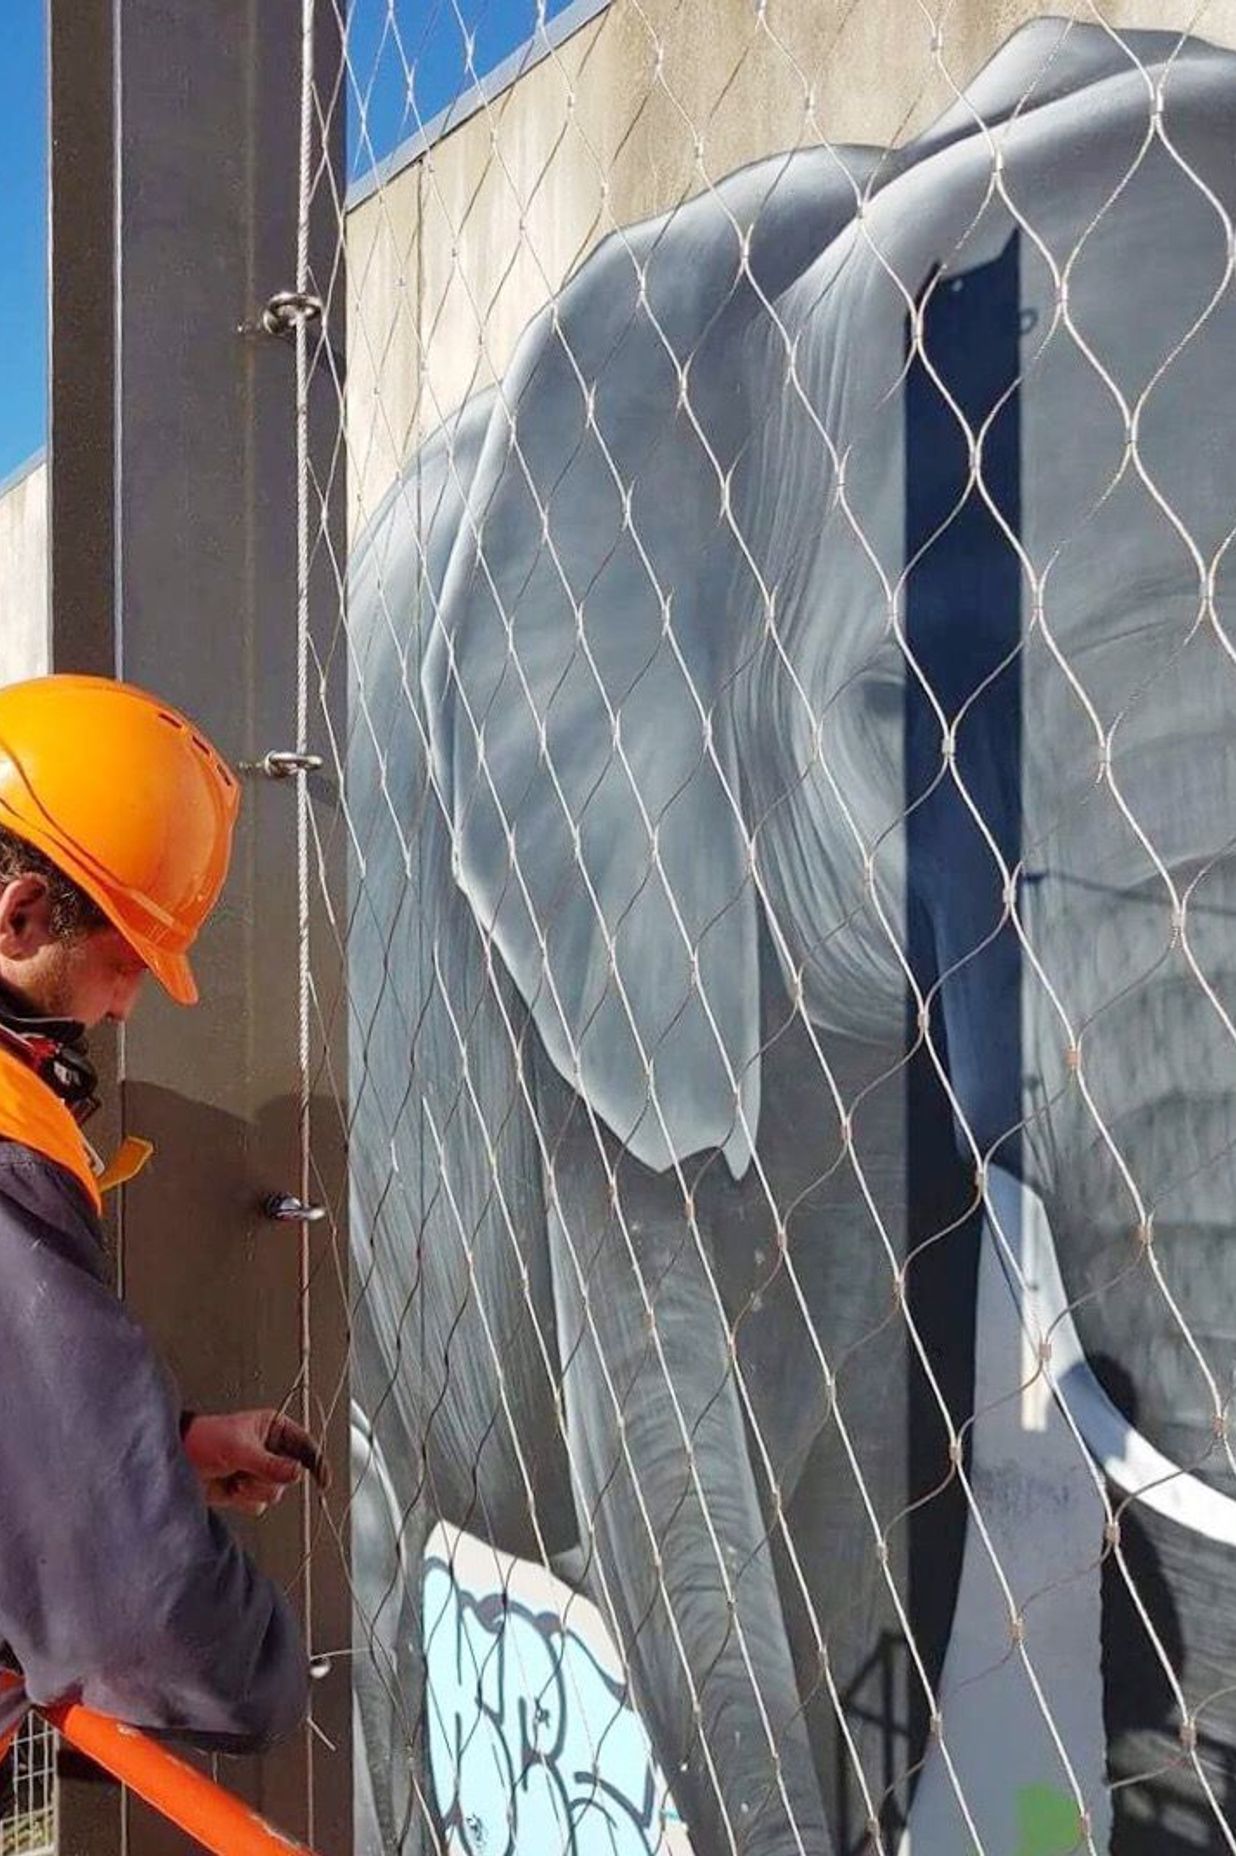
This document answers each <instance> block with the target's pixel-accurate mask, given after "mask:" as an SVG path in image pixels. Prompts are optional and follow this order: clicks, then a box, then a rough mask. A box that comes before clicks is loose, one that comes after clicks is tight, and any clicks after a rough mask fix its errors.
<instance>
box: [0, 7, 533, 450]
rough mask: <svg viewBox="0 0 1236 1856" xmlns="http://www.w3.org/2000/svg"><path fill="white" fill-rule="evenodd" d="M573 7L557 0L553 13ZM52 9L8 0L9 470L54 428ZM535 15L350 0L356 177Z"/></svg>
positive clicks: (519, 39)
mask: <svg viewBox="0 0 1236 1856" xmlns="http://www.w3.org/2000/svg"><path fill="white" fill-rule="evenodd" d="M78 3H79V4H87V3H89V4H98V0H78ZM563 4H564V0H548V4H547V7H546V11H547V14H548V15H550V16H552V15H553V14H554V13H558V12H561V10H562V6H563ZM44 6H45V0H0V7H2V8H3V12H4V50H3V56H2V57H0V174H3V176H4V184H3V186H2V187H0V250H3V252H4V268H3V272H2V273H0V275H2V276H3V284H4V287H3V289H2V290H0V478H4V477H6V476H8V474H9V472H10V471H12V470H14V469H16V467H17V466H18V465H20V464H22V463H24V462H25V460H26V459H27V458H28V457H29V456H30V455H31V454H32V453H33V452H35V451H37V450H38V449H39V448H40V447H41V446H42V445H43V444H44V442H45V440H46V436H47V282H46V273H47V233H46V217H47V140H46V126H45V119H46V69H45V54H44ZM536 22H537V4H536V0H352V4H351V23H350V26H349V34H348V39H349V58H350V64H351V68H352V72H353V78H354V82H353V85H352V87H351V89H350V97H349V102H350V115H349V157H348V163H349V173H350V174H351V175H356V174H358V173H363V172H364V171H365V170H366V169H367V168H368V167H369V166H370V164H371V162H372V161H373V160H374V158H375V157H377V158H380V157H381V156H383V155H385V154H389V152H390V150H391V149H392V148H394V147H396V146H397V145H398V144H399V143H400V142H401V141H403V140H404V139H405V137H407V136H409V135H411V134H413V133H415V131H416V129H417V128H418V127H419V126H420V124H421V123H422V122H428V121H429V120H430V119H431V118H432V117H434V116H436V115H437V114H438V112H439V111H440V110H442V109H444V108H445V107H446V105H447V104H448V103H449V102H450V100H451V98H452V97H453V96H455V95H456V93H457V92H458V91H459V89H460V88H461V87H463V86H465V85H466V84H467V83H469V82H470V81H471V79H472V76H473V74H474V73H479V74H484V73H485V72H486V71H490V70H492V69H493V67H494V65H496V64H498V63H499V62H500V61H501V60H502V59H503V58H505V57H506V55H507V54H508V52H511V51H514V50H515V48H516V47H517V46H519V45H522V44H523V42H524V40H525V39H527V38H529V37H531V35H532V33H533V31H534V30H535V27H536ZM469 38H470V40H471V43H470V44H469ZM362 107H363V122H364V128H363V129H362Z"/></svg>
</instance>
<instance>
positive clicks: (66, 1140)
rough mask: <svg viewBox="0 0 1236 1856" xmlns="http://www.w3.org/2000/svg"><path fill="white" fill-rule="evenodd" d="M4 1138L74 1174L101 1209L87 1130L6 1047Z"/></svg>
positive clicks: (2, 1062)
mask: <svg viewBox="0 0 1236 1856" xmlns="http://www.w3.org/2000/svg"><path fill="white" fill-rule="evenodd" d="M0 1140H6V1141H17V1142H19V1143H20V1144H21V1146H23V1147H29V1148H31V1149H32V1150H33V1151H34V1152H35V1153H36V1154H42V1155H43V1157H44V1159H47V1160H54V1161H55V1163H56V1165H57V1166H62V1167H63V1168H64V1169H65V1171H66V1172H67V1173H71V1174H72V1175H73V1177H74V1179H76V1180H77V1181H78V1182H79V1184H80V1185H81V1187H82V1190H83V1191H84V1192H85V1194H86V1197H87V1198H88V1199H89V1200H90V1203H91V1205H92V1206H93V1207H94V1209H95V1211H96V1212H99V1211H101V1210H102V1207H103V1200H102V1197H101V1195H100V1192H99V1182H98V1180H97V1179H96V1178H95V1175H94V1169H93V1167H92V1166H91V1164H90V1150H89V1148H88V1147H87V1146H86V1142H85V1140H84V1139H83V1137H82V1131H81V1129H80V1128H79V1127H78V1125H77V1123H76V1122H75V1121H74V1119H73V1117H72V1115H70V1113H69V1111H68V1109H67V1108H66V1107H65V1105H64V1103H63V1102H62V1101H61V1100H60V1098H59V1096H57V1095H56V1094H55V1093H54V1092H53V1091H52V1090H51V1089H49V1088H48V1086H47V1084H46V1083H45V1082H43V1080H42V1079H41V1077H38V1076H36V1075H35V1073H34V1071H33V1070H32V1069H31V1068H30V1067H29V1065H28V1064H25V1063H23V1062H22V1060H21V1058H20V1057H17V1056H15V1055H14V1054H13V1052H12V1051H10V1050H6V1049H5V1048H4V1046H3V1045H0Z"/></svg>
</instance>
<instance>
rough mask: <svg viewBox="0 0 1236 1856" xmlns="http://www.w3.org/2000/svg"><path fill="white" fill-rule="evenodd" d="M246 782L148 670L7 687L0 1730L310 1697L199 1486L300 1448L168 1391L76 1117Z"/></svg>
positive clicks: (227, 831) (215, 862) (273, 1618)
mask: <svg viewBox="0 0 1236 1856" xmlns="http://www.w3.org/2000/svg"><path fill="white" fill-rule="evenodd" d="M238 803H239V791H238V788H237V783H236V779H235V777H234V775H233V774H232V773H231V772H230V771H229V769H228V768H227V767H226V766H225V765H224V763H223V761H222V760H221V759H220V757H219V755H218V754H217V753H216V752H215V750H214V748H213V747H212V746H211V745H210V743H209V742H208V741H207V740H206V738H205V737H204V735H203V734H202V732H201V730H200V729H198V728H196V727H195V726H194V725H193V724H192V723H191V722H189V721H188V720H186V718H185V717H184V716H182V715H180V714H178V713H177V712H176V710H175V709H173V708H171V707H170V706H169V705H168V704H166V703H162V702H159V701H157V700H156V699H155V698H154V697H153V696H149V695H147V694H145V693H144V692H143V691H141V690H138V689H134V688H132V687H130V686H128V685H125V684H122V683H116V682H111V681H109V680H107V679H105V678H95V677H80V676H52V677H44V678H40V679H38V680H37V681H34V682H29V683H20V684H13V685H10V686H9V687H7V688H3V689H0V1642H2V1643H3V1644H4V1645H5V1646H7V1657H6V1659H5V1660H6V1661H7V1662H8V1663H9V1664H10V1665H11V1666H12V1667H13V1668H15V1669H16V1670H17V1672H18V1673H19V1676H20V1683H19V1684H18V1685H16V1686H13V1687H9V1688H5V1689H3V1691H0V1732H3V1731H4V1729H5V1728H6V1727H8V1726H10V1725H11V1724H12V1723H13V1722H14V1720H15V1719H17V1718H18V1717H19V1716H20V1714H21V1713H22V1712H23V1710H24V1708H25V1707H26V1706H27V1705H28V1704H29V1703H31V1702H34V1703H50V1702H55V1701H60V1700H65V1699H70V1700H81V1701H84V1702H85V1703H86V1704H87V1705H89V1706H91V1707H95V1708H98V1709H101V1710H102V1711H104V1712H106V1713H108V1714H111V1715H115V1716H118V1717H119V1718H121V1719H123V1720H125V1721H129V1722H133V1723H135V1724H136V1725H138V1726H141V1727H147V1728H151V1729H155V1730H165V1731H172V1732H174V1733H179V1734H184V1735H185V1736H186V1737H189V1738H191V1739H194V1740H196V1741H198V1742H199V1743H202V1744H207V1745H213V1746H217V1747H219V1748H220V1749H223V1750H228V1749H230V1750H235V1751H243V1750H252V1749H255V1748H257V1747H259V1746H262V1745H265V1744H267V1743H268V1742H269V1741H270V1740H272V1739H274V1738H277V1737H278V1736H279V1735H281V1734H283V1733H286V1732H287V1731H289V1730H290V1729H291V1728H293V1727H295V1726H296V1725H297V1723H298V1722H299V1721H300V1720H301V1719H302V1717H303V1713H304V1707H305V1688H306V1676H307V1668H306V1656H305V1651H304V1647H303V1644H302V1640H301V1636H300V1631H299V1629H298V1626H297V1623H296V1620H295V1618H294V1617H293V1615H292V1612H291V1610H290V1608H289V1606H288V1604H287V1601H286V1599H285V1598H284V1596H283V1594H282V1593H281V1592H280V1591H279V1589H278V1588H277V1587H276V1586H275V1585H274V1584H273V1583H272V1582H271V1580H269V1579H268V1578H266V1577H265V1576H264V1575H263V1574H262V1573H261V1572H259V1571H258V1569H257V1567H256V1566H255V1565H254V1564H253V1562H252V1561H251V1560H250V1559H249V1558H248V1557H247V1556H246V1555H245V1553H244V1552H242V1550H241V1548H240V1546H239V1544H238V1543H237V1541H236V1540H235V1539H234V1537H233V1536H232V1534H231V1532H230V1531H229V1529H228V1527H227V1526H226V1524H225V1523H224V1521H223V1520H222V1519H221V1518H220V1516H219V1514H218V1512H217V1510H219V1509H220V1508H226V1507H232V1508H234V1509H239V1510H242V1511H247V1512H250V1513H257V1512H260V1511H261V1510H262V1509H263V1508H264V1507H265V1506H267V1505H268V1504H269V1503H270V1502H273V1501H277V1500H278V1499H279V1497H280V1496H281V1495H282V1494H283V1492H284V1491H285V1490H286V1489H287V1488H288V1487H289V1486H291V1485H292V1484H293V1483H294V1482H295V1481H296V1480H297V1479H298V1478H299V1477H300V1476H301V1475H302V1474H303V1473H304V1471H305V1469H306V1468H310V1469H314V1470H317V1471H319V1473H320V1471H321V1459H320V1454H319V1451H318V1448H317V1446H316V1444H315V1443H314V1441H313V1439H312V1438H311V1437H310V1436H309V1435H308V1433H307V1432H305V1431H304V1430H303V1429H302V1428H301V1427H300V1426H299V1425H297V1424H295V1423H294V1422H292V1421H291V1420H290V1419H288V1418H285V1417H281V1416H277V1415H276V1414H275V1413H274V1412H272V1411H250V1412H239V1413H228V1414H223V1415H218V1416H212V1415H192V1414H188V1413H185V1412H184V1411H182V1409H181V1405H180V1401H179V1398H178V1395H177V1392H176V1389H175V1387H174V1385H173V1383H172V1381H171V1378H170V1376H169V1374H168V1372H167V1370H166V1369H165V1367H164V1366H163V1365H162V1364H161V1362H160V1361H159V1359H158V1358H157V1356H156V1354H155V1352H154V1350H153V1348H152V1346H151V1343H150V1341H149V1340H148V1338H147V1336H146V1335H145V1333H144V1332H143V1331H142V1329H141V1328H140V1327H139V1325H138V1324H137V1322H136V1321H135V1320H133V1318H132V1317H131V1316H130V1315H129V1314H128V1312H127V1311H126V1310H125V1308H124V1306H123V1305H122V1303H121V1302H120V1301H118V1300H117V1299H116V1297H115V1296H114V1295H113V1294H112V1293H111V1290H110V1288H109V1286H108V1284H107V1281H106V1277H105V1267H104V1253H103V1248H102V1234H101V1228H100V1223H99V1214H100V1206H101V1198H100V1181H99V1177H98V1174H99V1164H98V1162H97V1161H96V1159H95V1158H94V1157H93V1155H92V1151H91V1149H90V1147H89V1146H88V1144H87V1141H86V1138H85V1136H84V1135H83V1133H82V1128H81V1123H82V1120H83V1119H84V1117H85V1116H86V1114H88V1112H89V1110H90V1108H91V1107H92V1106H93V1105H94V1097H95V1078H94V1073H93V1071H92V1069H91V1066H90V1063H89V1059H88V1057H87V1055H86V1051H85V1047H84V1044H83V1038H84V1035H85V1033H86V1032H87V1031H89V1030H91V1029H92V1028H94V1027H95V1026H97V1025H100V1024H102V1023H104V1022H105V1021H108V1020H110V1021H112V1022H114V1023H118V1024H123V1023H124V1021H125V1020H126V1019H127V1018H128V1017H129V1014H130V1013H131V1012H132V1010H133V1008H134V1005H135V1004H136V1002H137V998H138V994H139V992H140V990H141V987H142V984H143V982H144V980H145V978H146V976H147V974H148V973H150V974H153V975H154V976H155V979H156V980H157V981H158V982H159V983H160V984H161V985H162V986H163V987H165V988H166V990H167V991H168V992H169V993H170V994H171V996H172V998H173V999H175V1000H177V1001H179V1003H180V1004H182V1005H191V1004H193V1003H194V1002H195V1000H196V998H197V988H196V985H195V983H194V979H193V974H192V971H191V969H190V966H189V960H188V949H189V947H190V944H191V943H192V941H193V939H194V937H195V935H196V934H197V932H198V929H199V928H200V927H201V925H202V923H203V922H204V920H205V919H206V917H207V915H208V914H209V913H210V910H211V908H212V906H213V904H214V902H215V898H216V897H217V895H218V893H219V890H220V888H221V886H222V884H223V880H224V877H225V875H226V874H227V867H228V859H229V855H230V850H231V837H232V827H233V824H234V821H235V817H236V812H237V807H238ZM175 1236H176V1234H175V1230H174V1228H173V1221H172V1219H170V1218H169V1229H168V1241H169V1242H174V1241H175Z"/></svg>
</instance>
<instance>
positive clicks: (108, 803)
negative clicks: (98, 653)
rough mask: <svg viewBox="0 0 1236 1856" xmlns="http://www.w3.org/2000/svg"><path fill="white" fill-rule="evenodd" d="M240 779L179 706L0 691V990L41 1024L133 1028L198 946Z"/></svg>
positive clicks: (142, 696) (113, 691) (71, 681)
mask: <svg viewBox="0 0 1236 1856" xmlns="http://www.w3.org/2000/svg"><path fill="white" fill-rule="evenodd" d="M239 800H240V792H239V788H238V787H237V784H236V779H235V776H234V774H232V773H231V771H230V770H229V769H228V767H227V766H226V765H225V764H224V762H223V761H222V760H221V759H220V758H219V755H218V754H217V753H216V751H215V749H214V748H213V747H212V746H211V744H210V742H209V741H208V740H207V739H206V738H205V736H204V735H203V734H202V733H201V731H200V730H199V729H198V728H196V727H195V726H194V724H193V723H192V722H190V721H189V720H188V719H187V717H185V716H183V715H181V714H179V713H178V711H177V710H175V709H173V708H171V707H170V706H169V705H168V704H166V703H163V702H160V700H159V699H158V698H157V697H155V696H151V695H149V694H147V692H146V691H144V690H139V689H134V688H133V687H132V686H131V685H129V684H125V683H115V682H112V681H110V680H109V679H107V678H103V677H78V676H53V677H41V678H38V679H36V680H35V681H34V682H31V683H16V684H10V685H9V686H8V687H7V688H0V984H3V985H4V986H6V987H7V988H8V989H9V990H10V991H12V992H14V993H16V994H18V995H19V996H20V998H21V999H22V1001H23V1002H24V1003H25V1004H26V1006H27V1007H28V1009H29V1010H30V1011H31V1012H32V1013H35V1014H37V1015H39V1016H43V1017H56V1018H72V1019H76V1020H78V1021H79V1022H81V1023H83V1024H85V1025H88V1026H89V1025H95V1024H98V1023H100V1022H101V1020H103V1019H105V1018H114V1019H123V1018H126V1017H127V1016H128V1014H129V1012H130V1011H131V1010H132V1008H133V1004H134V1001H135V1000H136V997H137V993H138V989H139V988H140V985H141V982H142V978H143V976H144V975H145V973H146V972H147V971H150V972H151V973H153V974H154V975H155V977H156V979H157V980H158V981H159V982H160V984H161V985H162V986H163V987H164V988H165V989H166V990H167V991H168V992H169V993H170V994H171V996H172V998H173V999H176V1000H177V1001H178V1002H179V1003H181V1004H182V1005H191V1004H192V1003H193V1002H194V1001H195V999H196V998H197V987H196V985H195V983H194V979H193V973H192V970H191V968H190V965H189V959H188V951H189V948H190V947H191V945H192V943H193V941H194V939H195V937H196V935H197V932H198V929H199V928H200V927H201V925H202V923H203V922H204V921H205V919H206V917H207V915H209V913H210V911H211V909H212V908H213V906H214V902H215V899H216V897H217V896H218V893H219V890H220V888H221V886H222V884H223V879H224V877H225V876H226V874H227V867H228V860H229V857H230V854H231V841H232V828H233V825H234V823H235V819H236V812H237V809H238V805H239Z"/></svg>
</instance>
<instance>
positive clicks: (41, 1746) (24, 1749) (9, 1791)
mask: <svg viewBox="0 0 1236 1856" xmlns="http://www.w3.org/2000/svg"><path fill="white" fill-rule="evenodd" d="M56 1746H57V1740H56V1734H55V1730H54V1729H53V1728H51V1727H49V1726H48V1724H47V1722H46V1721H45V1720H43V1719H42V1718H41V1716H39V1715H37V1714H31V1715H28V1716H27V1718H26V1720H25V1721H24V1722H23V1723H22V1725H21V1727H20V1728H19V1729H18V1732H17V1737H16V1739H15V1740H14V1742H13V1750H12V1753H11V1755H10V1761H11V1763H10V1764H9V1766H8V1769H7V1771H6V1773H5V1794H4V1797H3V1800H2V1801H0V1856H56V1853H57V1851H58V1849H59V1847H60V1844H59V1831H60V1782H59V1778H58V1776H57V1772H56Z"/></svg>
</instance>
